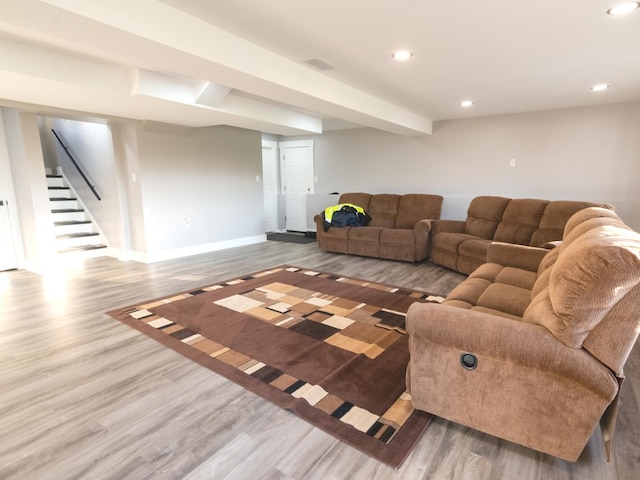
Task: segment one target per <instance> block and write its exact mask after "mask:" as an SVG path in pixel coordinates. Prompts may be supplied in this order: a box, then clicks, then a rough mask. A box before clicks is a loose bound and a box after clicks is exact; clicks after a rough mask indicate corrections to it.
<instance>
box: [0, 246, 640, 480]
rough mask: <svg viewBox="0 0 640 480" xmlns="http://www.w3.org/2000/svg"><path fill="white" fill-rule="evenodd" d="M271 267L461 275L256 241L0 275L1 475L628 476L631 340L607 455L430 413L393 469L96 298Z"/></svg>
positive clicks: (113, 301) (409, 280) (636, 446)
mask: <svg viewBox="0 0 640 480" xmlns="http://www.w3.org/2000/svg"><path fill="white" fill-rule="evenodd" d="M280 264H290V265H296V266H300V267H306V268H312V269H317V270H321V271H328V272H334V273H340V274H343V275H348V276H354V277H360V278H366V279H371V280H375V281H379V282H385V283H390V284H395V285H398V286H404V287H409V288H416V289H420V290H425V291H429V292H431V293H437V294H442V295H445V294H447V293H448V292H449V291H450V290H451V288H453V286H455V285H456V284H457V283H459V282H460V281H461V280H462V278H463V277H462V276H460V275H458V274H455V273H453V272H451V271H448V270H446V269H442V268H440V267H437V266H434V265H432V264H430V263H428V262H425V263H421V264H415V265H412V264H407V263H401V262H390V261H382V260H375V259H367V258H359V257H350V256H344V255H336V254H329V253H325V252H321V251H320V250H319V249H318V247H317V245H316V244H315V243H314V244H309V245H297V244H289V243H279V242H265V243H261V244H258V245H253V246H248V247H240V248H236V249H230V250H226V251H222V252H216V253H211V254H206V255H198V256H193V257H190V258H185V259H179V260H172V261H167V262H161V263H156V264H151V265H145V264H140V263H135V262H119V261H117V260H115V259H112V258H97V259H90V260H86V261H85V262H84V264H83V265H82V266H77V267H73V268H71V267H69V268H67V269H65V274H64V275H63V276H60V277H58V278H41V277H38V276H36V275H34V274H31V273H29V272H25V271H13V272H0V365H1V367H2V368H1V369H0V478H1V479H5V480H8V479H19V480H30V479H38V480H41V479H55V480H62V479H91V480H94V479H135V480H142V479H192V480H195V479H233V480H237V479H251V480H256V479H305V480H306V479H322V480H328V479H347V478H349V479H374V478H375V479H422V478H424V479H474V480H477V479H480V480H482V479H522V480H526V479H540V480H548V479H581V480H589V479H592V480H602V479H636V478H640V409H639V405H640V401H639V400H640V352H639V351H638V348H637V347H636V349H635V350H634V352H633V353H632V356H631V358H630V360H629V362H628V363H627V369H626V374H627V377H628V378H627V380H626V382H625V385H624V392H623V395H622V402H621V408H620V416H619V426H618V430H617V432H616V437H615V438H614V450H613V456H612V460H611V462H610V463H607V462H606V458H605V453H604V449H603V448H602V446H601V437H600V432H599V430H598V431H596V432H595V433H594V435H593V438H592V439H591V441H590V442H589V444H588V445H587V448H586V449H585V451H584V453H583V454H582V456H581V458H580V460H579V461H578V462H577V463H575V464H571V463H567V462H564V461H561V460H558V459H555V458H552V457H549V456H547V455H543V454H540V453H537V452H534V451H531V450H528V449H526V448H524V447H520V446H518V445H514V444H511V443H508V442H504V441H501V440H498V439H496V438H494V437H490V436H488V435H485V434H482V433H480V432H477V431H474V430H470V429H468V428H465V427H463V426H460V425H456V424H452V423H450V422H447V421H445V420H442V419H438V418H436V419H434V420H433V421H432V423H431V425H430V426H429V427H428V428H427V430H426V432H425V434H424V435H423V437H422V438H421V440H420V441H419V443H418V444H417V446H416V447H415V449H414V451H413V452H412V453H411V455H410V456H409V457H408V458H407V460H406V461H405V463H404V464H403V465H402V466H401V468H399V469H398V470H394V469H392V468H390V467H387V466H385V465H383V464H381V463H379V462H378V461H376V460H373V459H371V458H369V457H368V456H366V455H364V454H362V453H360V452H358V451H356V450H354V449H353V448H351V447H348V446H345V445H344V444H342V443H341V442H339V441H337V440H335V439H334V438H333V437H331V436H329V435H328V434H326V433H324V432H322V431H320V430H318V429H316V428H313V427H312V426H310V425H309V424H307V423H306V422H304V421H303V420H300V419H299V418H297V417H296V416H295V415H294V414H292V413H290V412H288V411H285V410H282V409H280V408H278V407H276V406H274V405H272V404H270V403H269V402H267V401H265V400H263V399H262V398H260V397H257V396H255V395H254V394H252V393H249V392H247V391H245V390H243V389H242V388H240V387H238V386H237V385H235V384H233V383H232V382H230V381H228V380H226V379H224V378H222V377H220V376H218V375H216V374H215V373H212V372H211V371H209V370H207V369H205V368H203V367H200V366H199V365H196V364H194V363H193V362H190V361H189V360H187V359H185V358H183V357H181V356H180V355H178V354H177V353H175V352H173V351H171V350H169V349H167V348H164V347H162V346H160V345H159V344H158V343H156V342H155V341H153V340H151V339H149V338H147V337H146V336H144V335H142V334H140V333H138V332H137V331H135V330H133V329H131V328H129V327H127V326H125V325H123V324H120V323H119V322H117V321H115V320H112V319H111V318H110V317H108V316H106V315H105V314H104V312H105V311H107V310H110V309H113V308H116V307H119V306H124V305H129V304H132V303H135V302H137V301H141V300H147V299H150V298H152V297H158V296H162V295H166V294H170V293H174V292H176V291H180V290H185V289H190V288H194V287H198V286H201V285H206V284H209V283H213V282H215V281H219V280H224V279H228V278H233V277H235V276H238V275H241V274H245V273H250V272H254V271H257V270H260V269H263V268H268V267H272V266H276V265H280Z"/></svg>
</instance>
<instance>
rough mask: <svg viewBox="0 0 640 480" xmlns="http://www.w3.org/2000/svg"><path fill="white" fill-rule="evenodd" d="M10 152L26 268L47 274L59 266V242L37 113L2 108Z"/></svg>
mask: <svg viewBox="0 0 640 480" xmlns="http://www.w3.org/2000/svg"><path fill="white" fill-rule="evenodd" d="M1 110H2V117H3V122H2V124H3V128H4V132H5V135H4V138H5V139H6V152H7V154H8V157H9V163H10V166H11V167H10V168H11V172H12V178H13V189H14V192H15V201H16V205H15V207H16V210H17V214H18V216H19V219H20V220H19V225H20V229H21V236H22V240H23V245H22V247H23V251H24V257H25V264H24V267H25V268H26V269H27V270H31V271H33V272H36V273H45V272H46V271H48V270H49V269H50V268H53V267H54V266H55V265H54V264H55V259H56V255H57V252H56V244H55V232H54V229H53V219H52V216H51V206H50V204H49V196H48V193H47V180H46V173H45V169H44V159H43V155H42V148H41V144H40V133H39V128H38V120H37V117H36V115H34V114H31V113H21V112H19V111H17V110H14V109H11V108H2V109H1Z"/></svg>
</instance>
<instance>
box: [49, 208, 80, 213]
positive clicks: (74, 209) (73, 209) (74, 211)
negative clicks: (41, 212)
mask: <svg viewBox="0 0 640 480" xmlns="http://www.w3.org/2000/svg"><path fill="white" fill-rule="evenodd" d="M51 212H52V213H79V212H84V210H83V209H82V208H60V209H54V210H51Z"/></svg>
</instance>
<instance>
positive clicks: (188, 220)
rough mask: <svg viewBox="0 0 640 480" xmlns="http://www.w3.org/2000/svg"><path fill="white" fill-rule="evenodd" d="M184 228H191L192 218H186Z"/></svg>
mask: <svg viewBox="0 0 640 480" xmlns="http://www.w3.org/2000/svg"><path fill="white" fill-rule="evenodd" d="M184 226H185V227H190V226H191V218H190V217H184Z"/></svg>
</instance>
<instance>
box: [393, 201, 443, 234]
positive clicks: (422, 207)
mask: <svg viewBox="0 0 640 480" xmlns="http://www.w3.org/2000/svg"><path fill="white" fill-rule="evenodd" d="M442 201H443V198H442V196H440V195H429V194H426V193H408V194H406V195H402V198H400V204H399V205H398V216H397V217H396V225H395V228H413V227H415V225H416V223H418V221H419V220H422V219H424V218H434V219H438V218H440V214H441V212H442Z"/></svg>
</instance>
